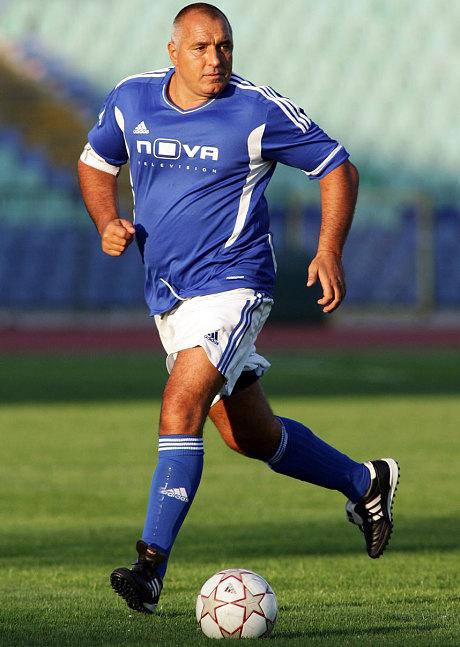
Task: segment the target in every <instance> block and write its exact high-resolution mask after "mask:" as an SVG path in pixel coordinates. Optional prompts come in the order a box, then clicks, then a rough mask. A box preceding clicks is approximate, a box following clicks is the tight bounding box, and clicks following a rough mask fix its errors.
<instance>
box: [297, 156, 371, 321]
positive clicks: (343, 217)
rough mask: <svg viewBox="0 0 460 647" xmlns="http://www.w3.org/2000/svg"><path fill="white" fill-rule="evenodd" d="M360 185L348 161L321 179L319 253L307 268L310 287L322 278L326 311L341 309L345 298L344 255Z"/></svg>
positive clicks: (320, 302)
mask: <svg viewBox="0 0 460 647" xmlns="http://www.w3.org/2000/svg"><path fill="white" fill-rule="evenodd" d="M358 184H359V175H358V171H357V169H356V167H355V166H354V165H353V164H352V163H351V162H350V161H348V160H347V161H346V162H344V163H343V164H341V165H340V166H338V167H337V168H335V169H334V170H333V171H331V172H330V173H328V174H327V175H326V177H324V178H323V179H322V180H320V190H321V230H320V235H319V241H318V251H317V253H316V256H315V258H314V259H313V260H312V262H311V263H310V266H309V268H308V282H307V286H308V287H310V286H312V285H313V284H314V283H316V281H317V280H318V279H319V281H320V283H321V287H322V289H323V296H322V298H321V299H319V300H318V303H319V304H320V305H321V306H323V312H332V311H333V310H335V309H336V308H338V306H339V305H340V303H341V302H342V300H343V298H344V297H345V293H346V287H345V276H344V272H343V267H342V252H343V247H344V245H345V241H346V239H347V235H348V232H349V230H350V227H351V223H352V220H353V213H354V210H355V206H356V199H357V196H358Z"/></svg>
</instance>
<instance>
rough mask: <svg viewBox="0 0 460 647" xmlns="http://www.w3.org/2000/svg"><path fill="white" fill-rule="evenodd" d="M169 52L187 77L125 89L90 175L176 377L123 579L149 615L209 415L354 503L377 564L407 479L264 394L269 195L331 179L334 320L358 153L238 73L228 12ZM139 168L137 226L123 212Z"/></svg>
mask: <svg viewBox="0 0 460 647" xmlns="http://www.w3.org/2000/svg"><path fill="white" fill-rule="evenodd" d="M168 52H169V56H170V59H171V63H172V66H171V67H168V68H164V69H160V70H156V71H153V72H146V73H144V74H138V75H134V76H131V77H128V78H127V79H124V80H123V81H121V82H120V83H119V84H118V85H117V86H116V87H115V88H114V90H113V91H112V92H111V93H110V95H109V96H108V98H107V100H106V102H105V104H104V106H103V108H102V111H101V113H100V115H99V119H98V121H97V123H96V125H95V126H94V128H93V129H92V130H91V132H90V133H89V142H88V144H87V145H86V146H85V149H84V151H83V153H82V156H81V158H80V161H79V176H80V184H81V189H82V194H83V197H84V200H85V203H86V206H87V209H88V212H89V213H90V215H91V218H92V219H93V221H94V223H95V225H96V227H97V229H98V231H99V233H100V235H101V241H102V249H103V250H104V252H105V253H107V254H109V255H111V256H120V255H121V254H123V253H124V251H125V250H126V248H127V247H128V245H129V244H130V243H131V242H132V240H133V239H134V238H136V241H137V244H138V247H139V250H140V253H141V257H142V261H143V263H144V266H145V296H146V301H147V304H148V306H149V310H150V313H151V315H152V316H153V317H154V318H155V323H156V326H157V328H158V332H159V335H160V338H161V341H162V343H163V346H164V348H165V351H166V354H167V359H166V364H167V368H168V371H169V373H170V375H169V379H168V381H167V383H166V387H165V390H164V395H163V400H162V407H161V416H160V428H159V452H158V463H157V466H156V469H155V471H154V474H153V479H152V484H151V489H150V496H149V502H148V507H147V515H146V519H145V525H144V530H143V533H142V539H141V540H139V541H138V542H137V545H136V548H137V554H138V557H137V561H136V563H135V564H134V566H133V568H131V569H128V568H117V569H115V570H114V571H113V572H112V574H111V585H112V587H113V588H114V590H115V591H116V592H117V593H118V594H119V595H120V596H121V597H122V598H124V599H125V600H126V602H127V604H128V606H129V607H131V608H132V609H135V610H136V611H139V612H143V613H152V612H153V611H154V610H155V608H156V605H157V603H158V600H159V597H160V593H161V590H162V588H163V579H164V575H165V572H166V566H167V562H168V558H169V555H170V552H171V549H172V546H173V543H174V541H175V538H176V536H177V533H178V532H179V529H180V527H181V525H182V522H183V521H184V519H185V516H186V514H187V512H188V510H189V508H190V506H191V503H192V501H193V498H194V496H195V493H196V491H197V488H198V485H199V482H200V478H201V472H202V468H203V425H204V422H205V419H206V417H207V416H209V417H210V418H211V420H212V421H213V422H214V424H215V426H216V427H217V429H218V431H219V432H220V434H221V435H222V437H223V439H224V441H225V442H226V443H227V445H228V446H229V447H230V448H231V449H233V450H235V451H237V452H239V453H241V454H243V455H245V456H248V457H250V458H255V459H259V460H261V461H264V462H265V463H266V464H267V465H268V466H269V467H270V468H271V469H272V470H274V471H275V472H279V473H281V474H285V475H287V476H290V477H292V478H296V479H298V480H300V481H305V482H309V483H314V484H316V485H319V486H322V487H326V488H330V489H335V490H338V491H340V492H342V493H343V494H344V495H345V496H346V498H347V499H348V501H347V503H346V511H347V515H348V518H349V520H350V521H351V522H352V523H355V524H357V525H358V526H360V528H361V529H362V530H363V533H364V538H365V541H366V547H367V552H368V554H369V556H370V557H371V558H377V557H379V556H380V555H381V554H382V553H383V551H384V549H385V547H386V545H387V543H388V541H389V538H390V535H391V532H392V527H393V524H392V512H391V507H392V501H393V497H394V494H395V490H396V485H397V480H398V466H397V463H396V461H394V460H393V459H380V460H374V461H368V462H366V463H360V462H356V461H354V460H352V459H351V458H349V457H348V456H346V455H345V454H342V453H341V452H339V451H337V450H336V449H334V448H333V447H331V446H330V445H328V444H326V443H325V442H323V441H322V440H321V439H320V438H318V437H317V436H315V435H314V434H313V432H312V431H311V430H310V429H308V428H307V427H305V426H304V425H303V424H302V423H301V422H297V421H295V420H292V419H289V418H284V417H281V416H276V415H274V413H273V412H272V410H271V408H270V405H269V403H268V402H267V400H266V398H265V395H264V393H263V391H262V388H261V386H260V382H259V378H260V377H261V376H262V375H263V374H264V373H265V371H266V370H267V369H268V368H269V363H268V361H267V360H266V359H265V358H264V357H262V356H261V355H259V354H258V353H257V350H256V346H255V343H256V340H257V336H258V334H259V332H260V330H261V329H262V327H263V325H264V323H265V321H266V319H267V317H268V315H269V312H270V309H271V306H272V304H273V286H274V281H275V271H276V260H275V255H274V251H273V244H272V235H271V232H270V227H269V218H268V210H267V204H266V201H265V198H264V191H265V189H266V187H267V184H268V182H269V180H270V178H271V176H272V174H273V172H274V170H275V166H276V164H277V162H280V163H284V164H288V165H289V166H294V167H297V168H300V169H302V170H303V171H304V172H305V174H306V175H307V177H308V178H309V179H316V180H319V186H320V191H321V205H322V225H321V233H320V237H319V241H318V249H317V253H316V255H315V258H314V259H313V261H312V262H311V263H310V266H309V268H308V280H307V285H308V286H312V285H313V284H314V283H315V282H317V281H319V282H320V284H321V287H322V291H323V294H322V297H321V298H320V299H319V301H318V303H319V305H320V306H321V307H322V309H323V311H324V312H325V313H331V312H333V311H334V310H335V309H336V308H337V307H338V306H339V305H340V303H341V301H342V299H343V298H344V296H345V278H344V274H343V269H342V263H341V257H342V251H343V246H344V244H345V240H346V237H347V233H348V230H349V228H350V225H351V221H352V217H353V211H354V207H355V203H356V196H357V190H358V173H357V170H356V168H355V167H354V166H353V164H352V163H351V162H350V161H349V159H348V158H349V155H348V153H347V151H346V150H345V149H344V147H343V146H342V145H341V144H340V143H339V142H337V141H336V140H334V139H331V138H330V137H329V136H328V135H327V134H326V133H325V132H324V131H323V130H321V128H319V126H317V125H316V124H315V123H314V122H313V121H312V120H311V119H310V118H309V117H308V116H307V115H306V113H305V112H304V111H303V110H302V109H301V108H299V107H298V106H297V105H296V104H295V103H293V102H292V101H290V100H289V99H287V98H286V97H283V96H281V95H280V94H278V93H277V92H275V91H274V90H273V89H271V88H269V87H266V86H261V87H259V86H256V85H254V84H253V83H251V82H250V81H248V80H246V79H244V78H242V77H240V76H238V75H236V74H233V73H232V53H233V38H232V29H231V26H230V24H229V21H228V19H227V18H226V16H225V15H224V14H223V13H222V12H221V11H220V10H219V9H218V8H217V7H214V6H212V5H209V4H206V3H194V4H192V5H188V6H187V7H185V8H184V9H182V11H180V12H179V14H178V15H177V16H176V18H175V20H174V23H173V30H172V37H171V40H170V42H169V43H168ZM127 162H129V166H130V173H131V181H132V187H133V194H134V198H135V208H134V214H135V219H134V222H131V221H130V220H126V219H123V218H120V216H119V213H118V207H117V176H118V173H119V171H120V168H121V166H122V165H123V164H126V163H127Z"/></svg>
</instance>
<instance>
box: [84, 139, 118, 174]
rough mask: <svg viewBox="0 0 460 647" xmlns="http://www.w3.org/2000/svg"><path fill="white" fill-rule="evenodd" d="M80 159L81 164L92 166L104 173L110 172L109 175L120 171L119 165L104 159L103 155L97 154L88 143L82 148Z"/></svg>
mask: <svg viewBox="0 0 460 647" xmlns="http://www.w3.org/2000/svg"><path fill="white" fill-rule="evenodd" d="M80 160H81V161H82V162H83V164H87V165H88V166H92V167H93V168H96V169H97V170H98V171H104V173H110V175H118V174H119V172H120V167H119V166H114V165H113V164H109V163H108V162H106V161H105V159H104V158H103V157H101V156H100V155H98V154H97V153H96V151H95V150H94V148H93V147H92V146H91V144H90V143H87V144H86V146H85V147H84V149H83V152H82V154H81V155H80Z"/></svg>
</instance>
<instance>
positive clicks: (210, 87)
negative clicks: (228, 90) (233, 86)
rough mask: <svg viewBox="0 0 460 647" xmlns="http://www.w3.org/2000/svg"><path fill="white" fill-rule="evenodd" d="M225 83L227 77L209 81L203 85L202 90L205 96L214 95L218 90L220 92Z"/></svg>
mask: <svg viewBox="0 0 460 647" xmlns="http://www.w3.org/2000/svg"><path fill="white" fill-rule="evenodd" d="M227 83H228V81H227V79H224V80H216V81H209V82H208V83H206V85H205V86H204V87H203V90H204V92H205V93H206V95H207V96H209V97H215V96H216V94H219V93H220V92H222V90H223V89H224V88H225V86H226V85H227Z"/></svg>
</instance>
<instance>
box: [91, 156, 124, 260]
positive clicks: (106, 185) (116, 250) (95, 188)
mask: <svg viewBox="0 0 460 647" xmlns="http://www.w3.org/2000/svg"><path fill="white" fill-rule="evenodd" d="M78 178H79V180H80V189H81V193H82V196H83V200H84V202H85V205H86V209H87V210H88V213H89V215H90V216H91V219H92V221H93V222H94V224H95V225H96V228H97V230H98V232H99V234H100V235H101V246H102V250H103V251H104V252H105V253H106V254H109V256H120V255H121V254H123V252H124V251H125V250H126V248H127V247H128V245H129V244H130V243H131V241H132V240H133V237H134V233H135V229H134V226H133V223H132V222H130V221H129V220H125V219H124V218H120V216H119V213H118V191H117V178H116V176H115V175H112V174H110V173H106V172H105V171H100V170H99V169H96V168H93V167H92V166H89V165H88V164H85V163H84V162H82V161H81V160H79V161H78Z"/></svg>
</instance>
